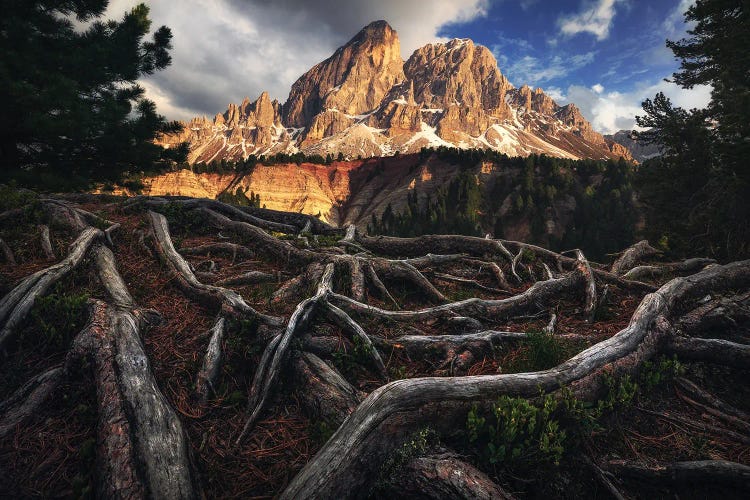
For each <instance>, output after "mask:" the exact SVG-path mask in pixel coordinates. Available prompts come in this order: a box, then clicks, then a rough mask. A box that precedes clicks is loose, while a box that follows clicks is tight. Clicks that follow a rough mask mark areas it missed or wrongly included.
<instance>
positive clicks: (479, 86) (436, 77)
mask: <svg viewBox="0 0 750 500" xmlns="http://www.w3.org/2000/svg"><path fill="white" fill-rule="evenodd" d="M404 73H405V74H406V77H407V78H409V80H412V81H413V82H414V97H415V99H416V101H417V102H420V103H422V104H424V106H425V107H427V108H438V109H448V108H451V107H454V106H456V107H462V108H468V109H471V110H472V113H475V114H483V115H489V116H493V117H497V118H505V117H507V116H509V108H508V105H507V104H506V102H505V93H506V92H507V91H508V90H509V89H511V88H512V85H511V84H510V82H508V79H507V78H505V77H504V76H503V75H502V74H501V73H500V70H499V69H498V67H497V61H496V60H495V57H494V56H493V55H492V52H490V51H489V49H487V48H486V47H483V46H481V45H474V42H472V41H471V40H469V39H455V40H451V41H450V42H448V43H434V44H429V45H425V46H424V47H422V48H420V49H417V50H416V51H415V52H414V54H412V56H411V57H410V58H409V59H408V60H407V61H406V64H405V65H404ZM474 119H475V121H479V120H481V119H479V118H476V117H475V118H474Z"/></svg>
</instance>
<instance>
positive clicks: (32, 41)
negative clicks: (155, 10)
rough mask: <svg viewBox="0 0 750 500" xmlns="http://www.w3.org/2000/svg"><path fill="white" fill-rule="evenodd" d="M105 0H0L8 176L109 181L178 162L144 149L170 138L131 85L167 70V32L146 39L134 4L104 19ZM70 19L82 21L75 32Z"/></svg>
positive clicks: (0, 133) (2, 147)
mask: <svg viewBox="0 0 750 500" xmlns="http://www.w3.org/2000/svg"><path fill="white" fill-rule="evenodd" d="M107 4H108V0H23V1H17V0H2V1H1V2H0V5H2V13H3V15H2V16H0V52H1V53H2V54H3V56H2V58H0V102H2V103H3V105H2V106H0V164H1V166H2V169H3V173H4V174H5V176H8V177H18V176H23V179H26V180H28V179H35V178H36V179H40V178H43V177H44V176H45V175H47V176H49V175H54V176H55V178H57V179H67V180H68V181H71V182H73V181H76V182H79V183H84V184H85V183H88V182H90V181H92V180H117V179H119V178H121V176H122V175H123V174H124V173H126V172H129V171H149V170H156V169H158V168H159V167H164V166H166V164H167V162H168V161H181V160H183V159H184V156H185V153H186V146H182V147H180V148H173V149H167V150H164V149H163V148H161V147H159V146H156V145H155V144H153V142H152V140H153V139H154V137H155V136H156V135H157V134H159V133H162V132H173V131H177V130H179V125H178V124H177V123H167V122H166V121H165V120H164V118H163V117H162V116H160V115H159V114H157V112H156V108H155V105H154V103H153V102H151V101H149V100H148V99H146V98H145V97H144V90H143V88H142V87H140V86H139V85H137V84H136V83H135V82H136V81H137V80H138V78H140V77H142V76H144V75H150V74H152V73H154V72H155V71H158V70H160V69H163V68H165V67H167V66H168V65H169V64H170V62H171V59H170V56H169V49H170V48H171V39H172V34H171V32H170V30H169V29H168V28H167V27H165V26H162V27H160V28H159V29H157V30H156V31H155V32H154V33H153V36H152V38H151V39H149V40H146V39H145V37H146V35H147V34H148V33H149V31H150V29H151V21H150V20H149V18H148V13H149V9H148V7H146V6H145V5H143V4H140V5H138V6H136V7H134V8H133V9H132V10H131V11H130V12H128V13H126V14H125V16H124V17H123V18H122V20H121V21H111V20H107V21H103V20H100V19H99V17H100V16H101V15H102V13H103V12H104V11H105V9H106V7H107ZM74 19H77V20H78V21H79V22H89V21H93V22H91V23H90V24H89V25H88V27H86V28H85V29H83V30H81V29H76V26H75V25H74Z"/></svg>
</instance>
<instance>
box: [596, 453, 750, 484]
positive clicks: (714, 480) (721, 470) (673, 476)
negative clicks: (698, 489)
mask: <svg viewBox="0 0 750 500" xmlns="http://www.w3.org/2000/svg"><path fill="white" fill-rule="evenodd" d="M608 468H609V469H611V470H612V471H613V472H616V473H617V474H618V475H620V476H629V477H633V478H636V479H641V480H643V479H646V480H652V481H653V480H658V481H659V482H664V481H668V482H671V483H674V484H678V485H680V486H687V487H689V486H690V485H691V484H696V483H709V484H711V485H712V486H714V487H716V486H720V485H732V486H739V487H743V488H745V489H746V490H747V488H750V467H748V466H747V465H742V464H738V463H735V462H728V461H726V460H699V461H694V462H674V463H671V464H667V465H662V466H659V467H647V466H645V465H642V464H637V463H631V462H622V461H620V462H610V464H609V467H608Z"/></svg>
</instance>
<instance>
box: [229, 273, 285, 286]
mask: <svg viewBox="0 0 750 500" xmlns="http://www.w3.org/2000/svg"><path fill="white" fill-rule="evenodd" d="M278 279H279V275H278V274H271V273H264V272H262V271H248V272H246V273H243V274H240V275H238V276H232V277H231V278H227V279H223V280H219V281H217V282H216V285H218V286H245V285H257V284H258V283H272V282H275V281H278Z"/></svg>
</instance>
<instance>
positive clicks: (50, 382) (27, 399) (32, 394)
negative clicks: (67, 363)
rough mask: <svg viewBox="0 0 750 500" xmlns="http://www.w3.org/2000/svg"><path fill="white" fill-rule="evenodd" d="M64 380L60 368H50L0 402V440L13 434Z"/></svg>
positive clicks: (34, 413) (62, 371)
mask: <svg viewBox="0 0 750 500" xmlns="http://www.w3.org/2000/svg"><path fill="white" fill-rule="evenodd" d="M63 378H64V370H63V368H62V367H61V366H56V367H54V368H50V369H49V370H47V371H46V372H44V373H42V374H40V375H37V376H35V377H34V378H32V379H31V380H29V381H28V382H26V383H25V384H24V385H23V386H22V387H21V388H20V389H18V390H17V391H16V392H15V393H13V395H12V396H10V397H9V398H8V399H6V400H5V401H2V402H0V439H2V438H4V437H5V436H7V435H8V434H9V433H11V432H13V430H14V429H15V428H16V426H17V425H20V424H22V423H24V422H26V421H27V420H29V419H30V418H32V417H33V416H34V415H36V414H37V412H38V411H39V409H41V407H42V406H44V404H45V403H46V402H47V401H48V400H49V399H50V396H52V395H53V394H54V393H55V391H56V390H57V388H58V387H59V385H60V382H61V381H62V380H63Z"/></svg>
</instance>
